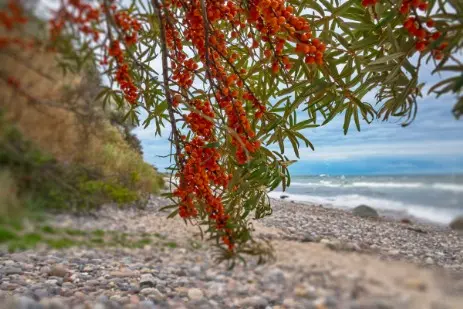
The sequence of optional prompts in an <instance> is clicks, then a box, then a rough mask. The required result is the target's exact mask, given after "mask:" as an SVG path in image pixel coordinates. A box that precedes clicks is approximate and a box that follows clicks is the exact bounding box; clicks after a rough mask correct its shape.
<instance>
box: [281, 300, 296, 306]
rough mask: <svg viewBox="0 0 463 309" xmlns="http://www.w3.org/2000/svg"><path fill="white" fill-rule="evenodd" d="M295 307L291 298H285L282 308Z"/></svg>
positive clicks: (294, 302)
mask: <svg viewBox="0 0 463 309" xmlns="http://www.w3.org/2000/svg"><path fill="white" fill-rule="evenodd" d="M296 305H297V303H296V301H295V300H294V299H292V298H285V299H284V300H283V306H284V307H285V308H294V307H295V306H296Z"/></svg>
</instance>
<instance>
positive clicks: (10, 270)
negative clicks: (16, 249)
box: [1, 266, 23, 276]
mask: <svg viewBox="0 0 463 309" xmlns="http://www.w3.org/2000/svg"><path fill="white" fill-rule="evenodd" d="M1 271H2V273H3V274H5V275H6V276H9V275H19V274H22V272H23V271H22V269H21V268H19V267H13V266H7V267H4V268H3V269H2V270H1Z"/></svg>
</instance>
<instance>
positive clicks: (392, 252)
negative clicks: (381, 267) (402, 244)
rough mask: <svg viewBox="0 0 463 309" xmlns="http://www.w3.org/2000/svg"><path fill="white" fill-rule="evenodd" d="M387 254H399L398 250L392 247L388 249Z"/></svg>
mask: <svg viewBox="0 0 463 309" xmlns="http://www.w3.org/2000/svg"><path fill="white" fill-rule="evenodd" d="M388 254H389V255H394V256H395V255H399V254H400V251H399V250H395V249H393V250H389V252H388Z"/></svg>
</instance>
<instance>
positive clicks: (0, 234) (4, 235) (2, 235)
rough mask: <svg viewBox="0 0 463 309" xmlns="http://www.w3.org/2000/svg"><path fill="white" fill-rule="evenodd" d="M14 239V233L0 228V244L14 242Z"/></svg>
mask: <svg viewBox="0 0 463 309" xmlns="http://www.w3.org/2000/svg"><path fill="white" fill-rule="evenodd" d="M16 238H17V237H16V234H15V233H14V232H12V231H10V230H8V229H6V228H4V227H1V226H0V244H1V243H5V242H9V241H11V240H15V239H16Z"/></svg>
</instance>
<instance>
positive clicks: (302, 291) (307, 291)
mask: <svg viewBox="0 0 463 309" xmlns="http://www.w3.org/2000/svg"><path fill="white" fill-rule="evenodd" d="M294 295H296V296H297V297H303V298H308V299H313V298H316V296H317V295H316V293H315V289H314V288H309V287H306V286H304V285H297V286H296V287H295V288H294Z"/></svg>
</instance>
